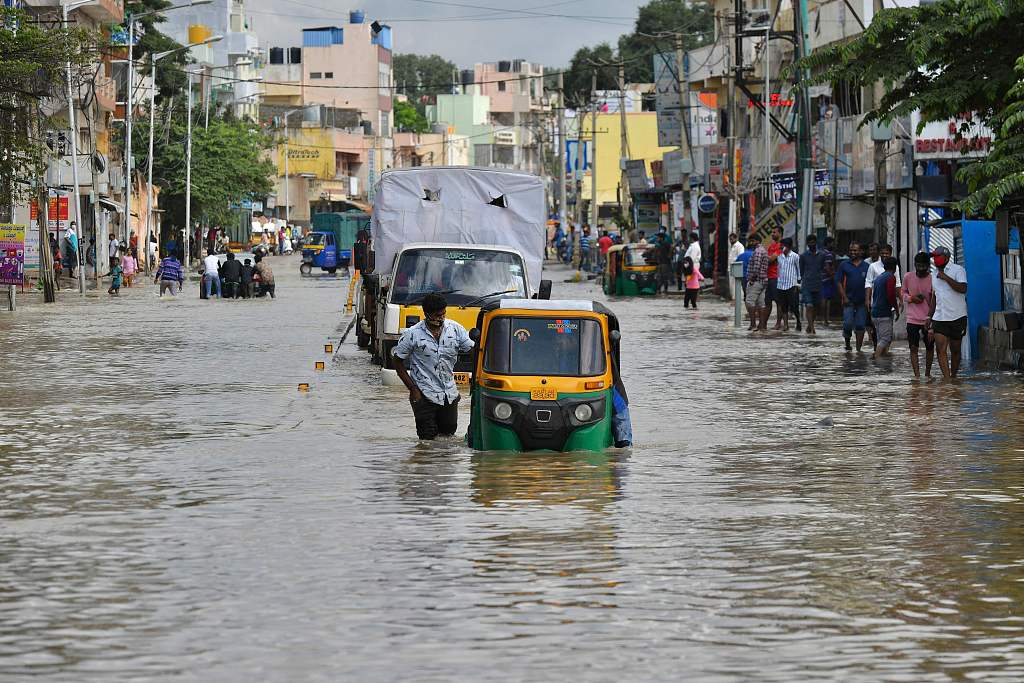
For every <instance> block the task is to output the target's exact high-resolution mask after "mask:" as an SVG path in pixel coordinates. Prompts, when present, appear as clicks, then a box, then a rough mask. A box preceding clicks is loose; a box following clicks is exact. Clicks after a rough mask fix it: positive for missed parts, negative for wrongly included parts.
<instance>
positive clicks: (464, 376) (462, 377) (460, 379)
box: [455, 372, 469, 384]
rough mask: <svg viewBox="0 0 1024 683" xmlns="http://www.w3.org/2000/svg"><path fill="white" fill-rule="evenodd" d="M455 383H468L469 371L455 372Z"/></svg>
mask: <svg viewBox="0 0 1024 683" xmlns="http://www.w3.org/2000/svg"><path fill="white" fill-rule="evenodd" d="M455 383H456V384H469V373H468V372H456V373H455Z"/></svg>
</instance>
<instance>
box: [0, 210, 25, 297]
mask: <svg viewBox="0 0 1024 683" xmlns="http://www.w3.org/2000/svg"><path fill="white" fill-rule="evenodd" d="M24 283H25V226H24V225H15V224H13V223H0V285H22V284H24Z"/></svg>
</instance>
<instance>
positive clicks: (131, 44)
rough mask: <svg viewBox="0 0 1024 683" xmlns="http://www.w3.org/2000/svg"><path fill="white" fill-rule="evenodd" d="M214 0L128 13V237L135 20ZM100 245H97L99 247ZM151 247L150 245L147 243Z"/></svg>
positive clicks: (127, 230)
mask: <svg viewBox="0 0 1024 683" xmlns="http://www.w3.org/2000/svg"><path fill="white" fill-rule="evenodd" d="M212 2H213V0H192V2H189V3H187V4H184V5H171V6H170V7H165V8H163V9H152V10H147V11H145V12H139V13H138V14H132V13H131V12H129V13H128V20H127V24H128V78H127V79H126V80H127V82H126V84H125V85H126V87H127V99H126V102H125V114H124V120H125V142H124V145H125V153H124V171H125V172H124V224H125V234H124V235H123V236H124V237H125V238H126V239H127V237H128V233H129V232H131V223H132V107H133V105H134V100H135V97H134V92H133V91H134V89H135V88H134V85H133V81H134V80H135V62H134V50H135V21H136V20H137V19H141V18H143V17H148V16H152V15H154V14H163V13H164V12H169V11H171V10H173V9H186V8H189V7H197V6H199V5H209V4H211V3H212ZM98 246H99V245H97V247H98ZM146 248H147V249H148V248H149V245H148V244H147V245H146Z"/></svg>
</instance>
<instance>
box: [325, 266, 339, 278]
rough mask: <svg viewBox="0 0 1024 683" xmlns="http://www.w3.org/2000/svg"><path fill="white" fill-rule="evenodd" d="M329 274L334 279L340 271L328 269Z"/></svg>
mask: <svg viewBox="0 0 1024 683" xmlns="http://www.w3.org/2000/svg"><path fill="white" fill-rule="evenodd" d="M327 272H328V273H330V274H331V277H334V276H335V275H336V274H337V273H338V269H337V268H328V269H327Z"/></svg>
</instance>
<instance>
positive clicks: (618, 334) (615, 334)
mask: <svg viewBox="0 0 1024 683" xmlns="http://www.w3.org/2000/svg"><path fill="white" fill-rule="evenodd" d="M608 338H609V339H611V340H612V343H613V344H618V343H619V340H620V339H622V333H621V332H619V331H618V330H612V331H611V332H609V333H608Z"/></svg>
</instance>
